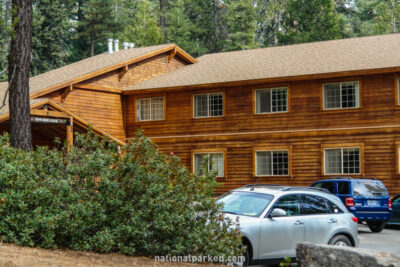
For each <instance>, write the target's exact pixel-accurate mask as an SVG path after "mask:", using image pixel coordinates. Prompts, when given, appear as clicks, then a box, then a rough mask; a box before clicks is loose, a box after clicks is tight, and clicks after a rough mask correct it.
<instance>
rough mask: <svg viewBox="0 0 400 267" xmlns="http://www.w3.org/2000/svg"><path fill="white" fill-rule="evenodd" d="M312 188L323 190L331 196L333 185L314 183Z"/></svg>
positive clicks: (329, 183)
mask: <svg viewBox="0 0 400 267" xmlns="http://www.w3.org/2000/svg"><path fill="white" fill-rule="evenodd" d="M313 186H314V187H318V188H324V189H326V190H328V191H329V192H331V193H332V194H333V193H334V183H333V182H322V183H316V184H315V185H313Z"/></svg>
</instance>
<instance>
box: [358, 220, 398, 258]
mask: <svg viewBox="0 0 400 267" xmlns="http://www.w3.org/2000/svg"><path fill="white" fill-rule="evenodd" d="M358 237H359V238H360V248H366V249H373V250H375V251H382V252H392V253H395V254H396V255H399V256H400V245H399V244H400V226H390V227H386V228H385V229H384V230H383V231H382V232H381V233H372V232H371V231H370V230H369V229H368V227H367V226H364V225H360V226H359V227H358Z"/></svg>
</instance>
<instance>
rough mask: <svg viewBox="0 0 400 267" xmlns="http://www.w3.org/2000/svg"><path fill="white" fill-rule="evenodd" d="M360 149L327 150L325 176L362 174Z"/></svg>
mask: <svg viewBox="0 0 400 267" xmlns="http://www.w3.org/2000/svg"><path fill="white" fill-rule="evenodd" d="M360 151H361V150H360V148H359V147H346V148H326V149H325V150H324V159H325V174H361V152H360Z"/></svg>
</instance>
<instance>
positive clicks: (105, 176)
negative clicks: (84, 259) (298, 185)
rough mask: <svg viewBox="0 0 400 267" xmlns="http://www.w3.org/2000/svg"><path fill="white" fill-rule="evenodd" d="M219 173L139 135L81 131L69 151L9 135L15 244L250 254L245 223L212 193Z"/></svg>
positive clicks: (1, 195) (1, 231)
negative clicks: (13, 141)
mask: <svg viewBox="0 0 400 267" xmlns="http://www.w3.org/2000/svg"><path fill="white" fill-rule="evenodd" d="M216 185H217V184H216V180H215V173H205V174H204V175H192V174H191V173H190V172H189V171H188V170H187V169H186V168H185V167H183V165H181V164H180V162H179V160H178V158H177V157H175V156H166V155H165V154H163V153H161V152H159V151H158V150H157V149H156V147H155V145H154V144H152V143H151V142H150V140H149V139H147V138H146V137H144V136H143V135H141V134H140V133H138V135H137V136H136V139H135V141H133V142H131V143H129V144H127V145H126V146H124V147H123V148H122V150H121V153H119V151H118V146H117V144H116V143H114V142H106V141H105V139H100V138H98V137H95V136H93V134H91V133H90V132H89V134H87V135H77V136H76V139H75V146H74V147H73V148H72V149H71V151H70V152H69V153H66V150H65V147H64V149H61V150H57V149H48V148H47V147H38V148H37V149H35V150H34V151H31V152H25V151H22V150H17V149H14V148H12V147H10V146H9V140H8V136H7V135H4V136H0V188H1V190H0V217H1V218H2V219H1V220H0V235H1V236H2V240H3V241H5V242H13V243H16V244H17V245H24V246H40V247H43V248H72V249H76V250H91V251H97V252H104V253H105V252H119V253H123V254H126V255H189V254H190V255H218V256H219V255H224V256H228V255H241V254H242V250H241V249H242V244H241V236H240V235H239V234H238V228H237V227H235V226H234V225H233V222H231V221H229V220H228V219H223V217H221V216H220V213H219V206H217V205H216V204H215V202H214V200H213V199H212V198H211V196H212V194H213V192H214V191H213V190H214V188H215V186H216Z"/></svg>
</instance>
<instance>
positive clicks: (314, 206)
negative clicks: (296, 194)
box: [301, 195, 330, 215]
mask: <svg viewBox="0 0 400 267" xmlns="http://www.w3.org/2000/svg"><path fill="white" fill-rule="evenodd" d="M301 213H302V214H305V215H311V214H327V213H330V210H329V207H328V205H327V203H326V201H325V199H324V198H323V197H319V196H315V195H302V196H301Z"/></svg>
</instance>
